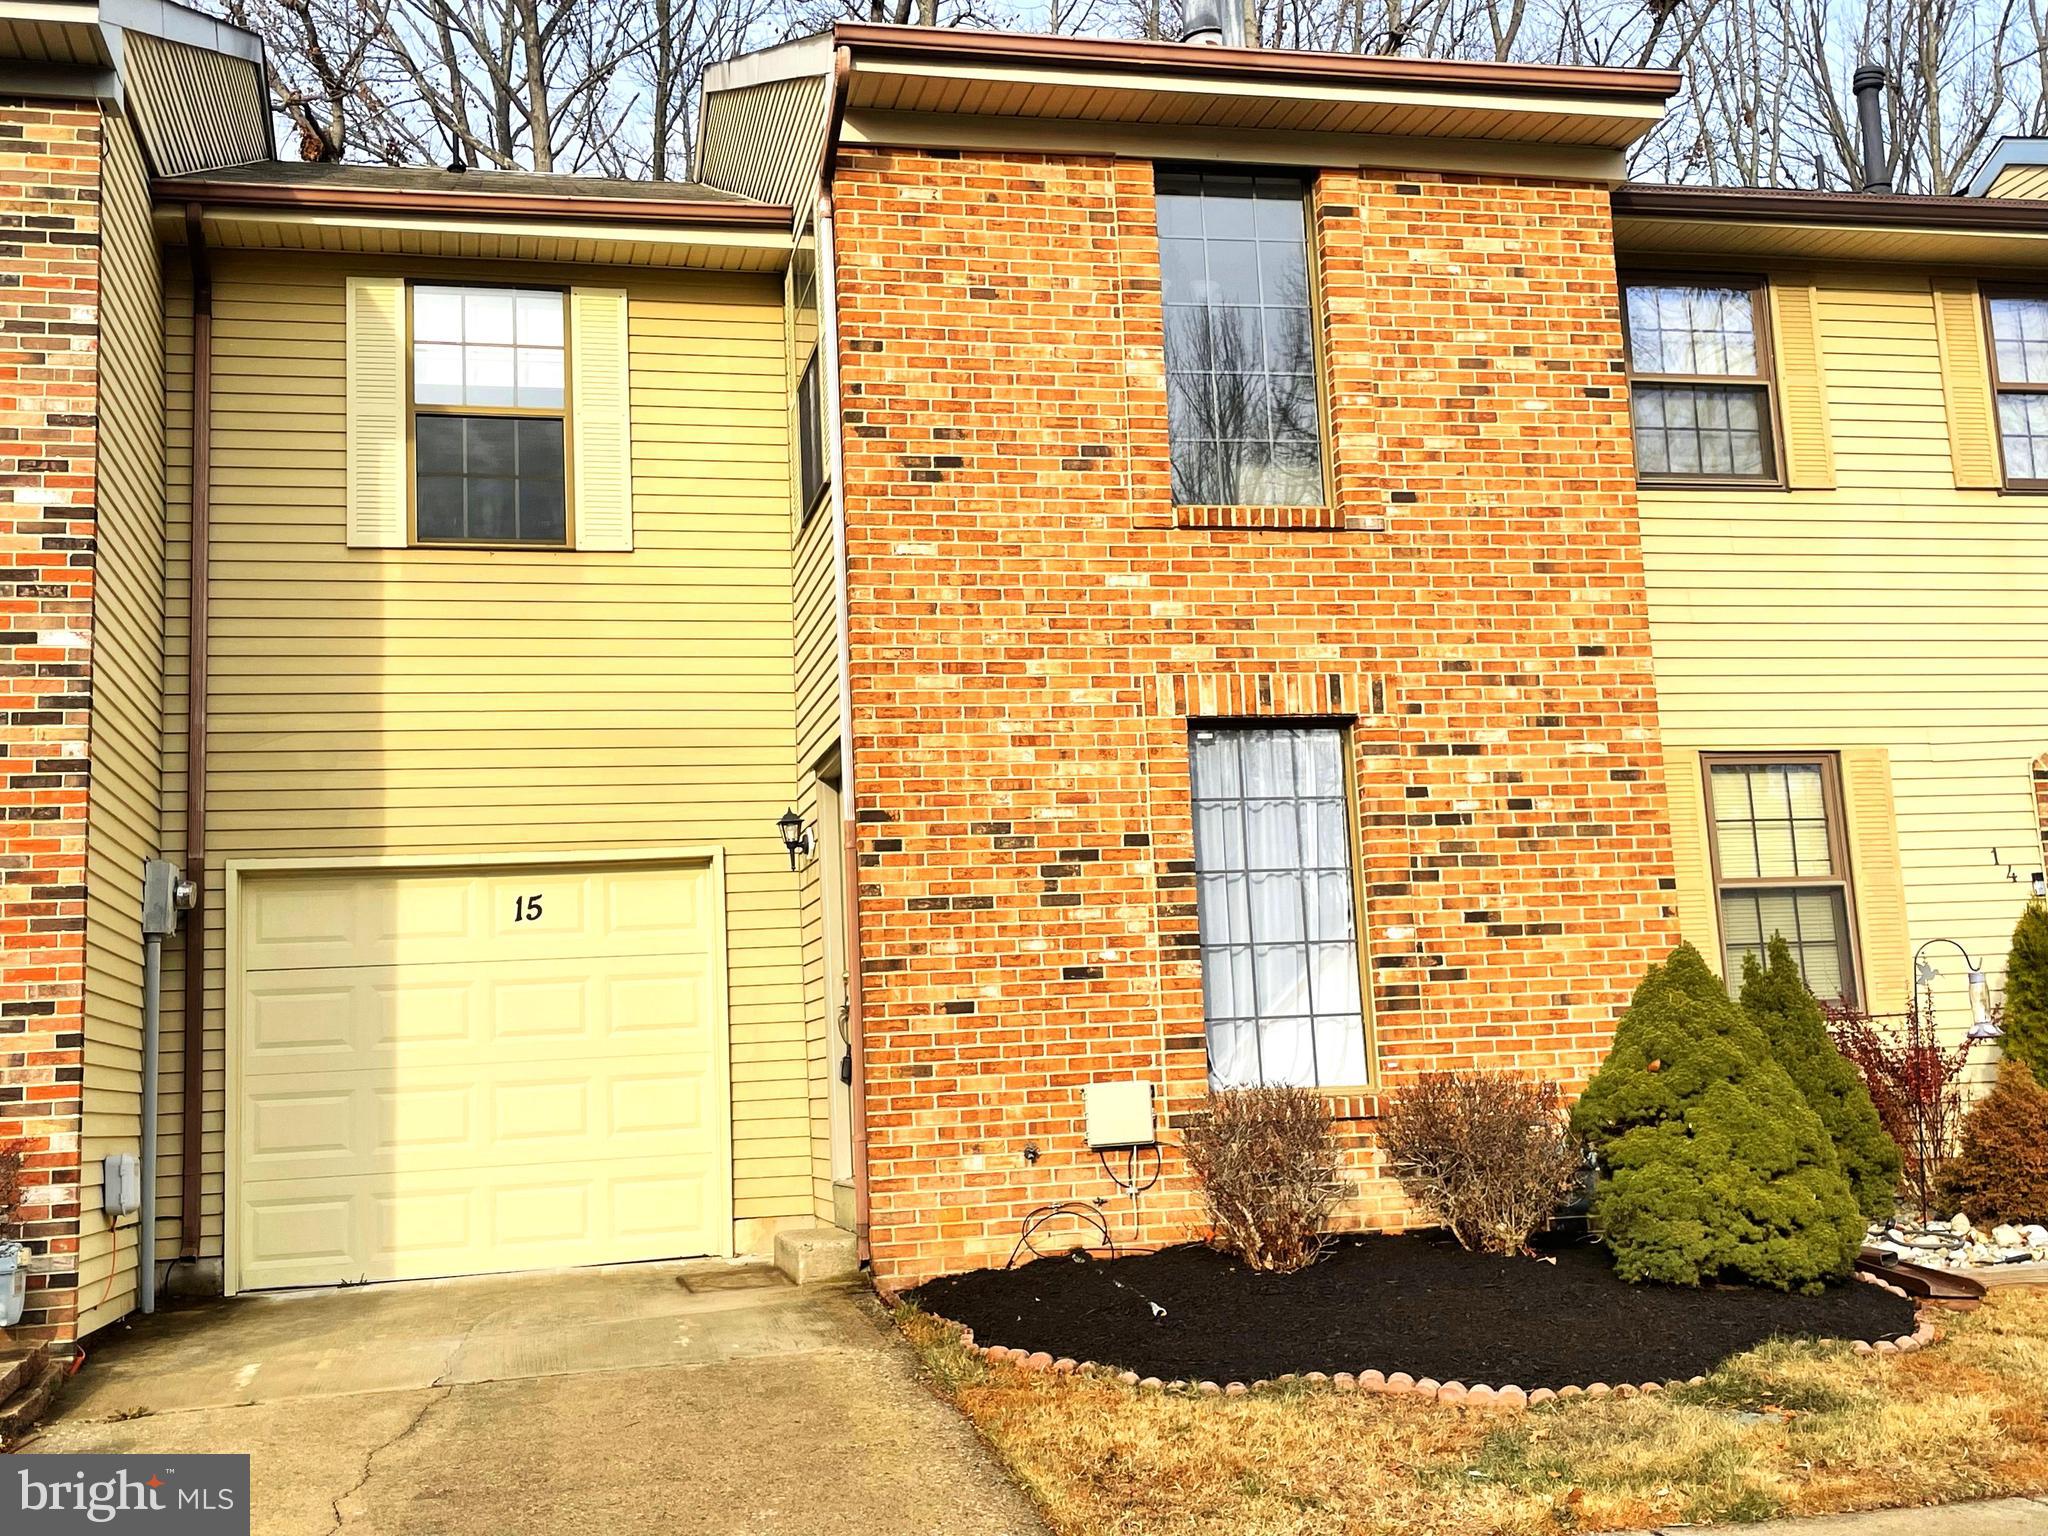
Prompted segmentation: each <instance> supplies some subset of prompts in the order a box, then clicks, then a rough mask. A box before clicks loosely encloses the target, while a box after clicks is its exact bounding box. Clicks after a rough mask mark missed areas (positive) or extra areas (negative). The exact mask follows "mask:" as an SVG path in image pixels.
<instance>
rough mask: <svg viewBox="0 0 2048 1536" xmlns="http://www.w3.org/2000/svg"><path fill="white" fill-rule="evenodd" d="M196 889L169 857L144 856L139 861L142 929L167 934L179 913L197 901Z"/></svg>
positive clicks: (173, 929)
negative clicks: (142, 860) (153, 857)
mask: <svg viewBox="0 0 2048 1536" xmlns="http://www.w3.org/2000/svg"><path fill="white" fill-rule="evenodd" d="M198 901H199V890H198V888H197V887H196V886H194V885H193V883H192V882H191V881H190V880H187V879H186V878H185V877H184V876H183V875H182V874H180V873H179V872H178V866H177V865H175V864H173V863H172V862H171V861H170V860H169V859H147V860H144V862H143V865H142V931H143V932H144V933H145V934H149V935H151V936H153V937H156V938H168V937H169V936H170V935H172V934H173V933H176V932H177V931H178V914H179V913H180V912H190V911H191V910H192V908H193V907H195V906H196V905H198Z"/></svg>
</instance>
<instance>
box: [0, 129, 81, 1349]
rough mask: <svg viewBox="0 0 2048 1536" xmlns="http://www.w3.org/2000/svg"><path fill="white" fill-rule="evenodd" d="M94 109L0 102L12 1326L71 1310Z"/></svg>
mask: <svg viewBox="0 0 2048 1536" xmlns="http://www.w3.org/2000/svg"><path fill="white" fill-rule="evenodd" d="M99 134H100V127H99V113H98V111H97V109H95V108H90V107H88V108H85V109H72V108H69V107H65V106H62V105H50V104H46V103H42V102H30V101H20V100H9V99H5V98H0V184H4V185H5V186H6V187H7V189H8V198H7V202H6V204H5V207H4V209H0V610H4V611H0V699H4V709H5V713H4V716H0V718H4V721H5V728H4V731H0V871H4V883H0V1146H4V1145H6V1144H8V1143H11V1142H19V1143H21V1145H22V1147H23V1149H24V1152H25V1161H26V1165H27V1177H26V1182H27V1184H28V1186H29V1187H28V1195H27V1202H28V1210H27V1221H26V1227H25V1235H26V1237H27V1239H28V1241H29V1243H30V1246H31V1248H32V1250H33V1252H34V1259H33V1264H34V1268H35V1270H36V1273H35V1274H34V1276H33V1278H32V1280H31V1289H30V1292H29V1298H28V1310H27V1313H26V1314H25V1316H24V1318H23V1327H22V1329H21V1330H19V1331H20V1332H21V1333H22V1334H23V1335H24V1336H26V1337H31V1338H45V1339H55V1340H59V1341H64V1340H68V1339H69V1338H70V1336H71V1328H72V1322H73V1319H74V1317H75V1315H76V1311H77V1307H76V1299H77V1272H76V1271H77V1258H78V1146H79V1131H80V1123H79V1121H80V1103H81V1093H82V1079H83V1077H84V1070H85V1069H84V1035H83V1028H84V1025H83V1018H82V1009H83V997H84V986H85V817H86V784H87V768H86V738H87V722H88V719H89V715H90V697H91V686H92V684H91V676H90V668H89V666H88V665H87V658H88V656H89V654H90V651H89V645H88V642H89V639H90V632H91V622H92V583H93V536H94V520H93V498H94V417H93V412H94V410H95V406H96V399H95V393H96V387H97V378H96V371H95V332H96V316H97V302H98V282H99V262H98V250H97V246H98V239H99V235H98V228H99V225H98V210H97V204H98V188H99V174H100V172H99Z"/></svg>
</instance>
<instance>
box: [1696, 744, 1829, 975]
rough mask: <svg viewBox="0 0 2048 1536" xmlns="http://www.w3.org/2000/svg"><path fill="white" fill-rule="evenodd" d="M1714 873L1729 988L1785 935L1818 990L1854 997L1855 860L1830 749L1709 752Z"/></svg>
mask: <svg viewBox="0 0 2048 1536" xmlns="http://www.w3.org/2000/svg"><path fill="white" fill-rule="evenodd" d="M1707 804H1708V806H1709V807H1710V814H1711V816H1712V831H1713V839H1712V841H1713V849H1714V881H1715V886H1716V889H1717V891H1718V894H1719V897H1720V904H1721V942H1722V946H1723V949H1724V951H1725V953H1724V954H1723V956H1722V958H1723V960H1724V962H1725V964H1726V967H1727V979H1728V985H1729V987H1730V989H1731V990H1732V989H1734V988H1736V987H1739V986H1740V985H1741V984H1742V962H1743V960H1744V958H1745V957H1747V956H1750V955H1755V956H1757V957H1759V958H1761V957H1762V955H1763V951H1764V947H1765V946H1766V945H1767V944H1768V943H1769V942H1770V940H1771V937H1772V935H1774V934H1782V935H1783V936H1784V939H1785V942H1786V943H1787V944H1788V945H1790V946H1791V949H1792V955H1793V958H1794V959H1796V960H1797V961H1798V962H1799V970H1800V974H1801V975H1803V976H1804V977H1805V978H1806V985H1807V987H1808V988H1809V989H1810V990H1811V991H1812V993H1813V995H1814V996H1815V997H1819V998H1841V999H1844V1000H1846V1001H1851V1002H1853V1001H1854V1000H1855V998H1856V995H1857V986H1856V960H1855V951H1854V944H1853V940H1852V938H1851V934H1850V928H1849V861H1848V857H1847V852H1846V843H1845V839H1844V837H1843V830H1842V809H1841V807H1842V797H1841V789H1840V784H1839V782H1838V781H1837V779H1836V776H1835V760H1834V759H1833V758H1832V757H1826V756H1814V757H1789V756H1788V757H1777V756H1773V757H1768V758H1755V759H1743V760H1735V759H1729V758H1709V759H1708V760H1707Z"/></svg>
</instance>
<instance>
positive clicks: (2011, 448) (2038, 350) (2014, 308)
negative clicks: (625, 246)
mask: <svg viewBox="0 0 2048 1536" xmlns="http://www.w3.org/2000/svg"><path fill="white" fill-rule="evenodd" d="M1984 303H1985V307H1986V309H1988V310H1989V311H1990V316H1991V381H1992V384H1993V386H1994V387H1995V388H1996V389H1997V391H1998V440H1999V443H2000V446H2001V448H2002V450H2003V452H2004V454H2005V483H2006V484H2007V485H2009V486H2019V487H2026V488H2031V489H2036V490H2038V489H2041V488H2043V487H2048V296H2043V295H2040V294H2024V293H1993V294H1990V295H1988V296H1987V297H1986V298H1985V301H1984Z"/></svg>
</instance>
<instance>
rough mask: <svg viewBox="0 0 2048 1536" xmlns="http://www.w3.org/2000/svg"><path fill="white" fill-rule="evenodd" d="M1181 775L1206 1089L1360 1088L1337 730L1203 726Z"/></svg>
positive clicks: (1358, 1011)
mask: <svg viewBox="0 0 2048 1536" xmlns="http://www.w3.org/2000/svg"><path fill="white" fill-rule="evenodd" d="M1192 768H1193V787H1194V799H1195V865H1196V872H1197V888H1196V904H1197V909H1198V912H1199V916H1200V922H1201V930H1202V996H1203V1005H1204V1009H1205V1012H1206V1015H1207V1020H1208V1033H1209V1077H1210V1081H1211V1083H1212V1084H1213V1085H1214V1086H1216V1087H1219V1088H1236V1087H1246V1086H1249V1085H1252V1084H1256V1083H1285V1084H1298V1085H1303V1086H1311V1087H1312V1086H1317V1085H1340V1084H1354V1085H1355V1084H1359V1083H1363V1082H1364V1081H1365V1078H1366V1067H1365V1021H1364V1010H1363V1005H1362V999H1361V996H1360V989H1359V976H1358V942H1357V936H1356V932H1355V929H1354V924H1353V894H1352V883H1351V838H1350V826H1349V819H1348V814H1347V808H1346V789H1345V775H1344V735H1343V732H1342V731H1341V730H1338V729H1336V728H1334V727H1292V728H1288V727H1283V728H1277V729H1269V728H1257V729H1223V728H1220V727H1219V728H1208V727H1205V728H1202V729H1200V730H1197V731H1196V732H1195V733H1194V741H1193V762H1192Z"/></svg>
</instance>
